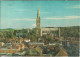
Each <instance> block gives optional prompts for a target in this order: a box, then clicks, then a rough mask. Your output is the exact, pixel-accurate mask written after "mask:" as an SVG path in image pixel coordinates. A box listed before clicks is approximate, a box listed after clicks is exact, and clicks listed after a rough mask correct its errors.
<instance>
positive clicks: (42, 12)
mask: <svg viewBox="0 0 80 57" xmlns="http://www.w3.org/2000/svg"><path fill="white" fill-rule="evenodd" d="M40 13H48V12H40Z"/></svg>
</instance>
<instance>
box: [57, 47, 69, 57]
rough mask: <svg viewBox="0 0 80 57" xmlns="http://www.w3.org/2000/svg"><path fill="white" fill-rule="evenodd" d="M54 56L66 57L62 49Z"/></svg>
mask: <svg viewBox="0 0 80 57" xmlns="http://www.w3.org/2000/svg"><path fill="white" fill-rule="evenodd" d="M56 56H68V54H67V52H66V50H65V49H64V48H63V49H61V50H60V51H59V52H58V54H57V55H56Z"/></svg>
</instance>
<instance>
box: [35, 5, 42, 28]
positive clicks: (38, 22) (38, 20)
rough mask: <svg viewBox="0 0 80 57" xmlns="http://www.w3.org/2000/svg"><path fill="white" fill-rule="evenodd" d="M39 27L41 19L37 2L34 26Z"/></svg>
mask: <svg viewBox="0 0 80 57" xmlns="http://www.w3.org/2000/svg"><path fill="white" fill-rule="evenodd" d="M40 27H41V20H40V12H39V4H38V11H37V19H36V28H40Z"/></svg>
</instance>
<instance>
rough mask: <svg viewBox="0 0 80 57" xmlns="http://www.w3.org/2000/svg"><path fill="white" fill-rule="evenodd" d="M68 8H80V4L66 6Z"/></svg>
mask: <svg viewBox="0 0 80 57" xmlns="http://www.w3.org/2000/svg"><path fill="white" fill-rule="evenodd" d="M66 8H80V5H74V6H70V7H66Z"/></svg>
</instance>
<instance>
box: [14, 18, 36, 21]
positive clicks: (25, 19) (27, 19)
mask: <svg viewBox="0 0 80 57" xmlns="http://www.w3.org/2000/svg"><path fill="white" fill-rule="evenodd" d="M14 20H15V21H36V19H30V18H24V19H14Z"/></svg>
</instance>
